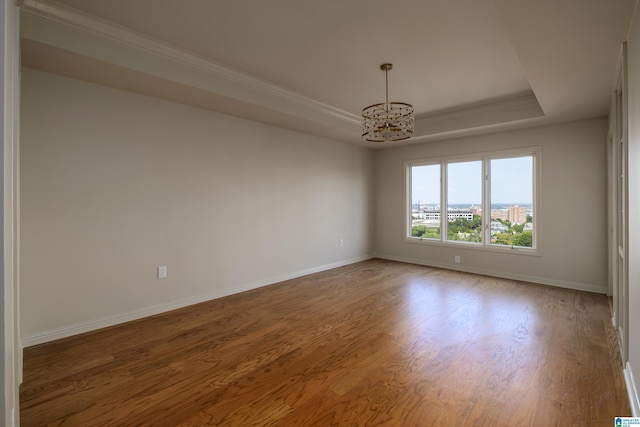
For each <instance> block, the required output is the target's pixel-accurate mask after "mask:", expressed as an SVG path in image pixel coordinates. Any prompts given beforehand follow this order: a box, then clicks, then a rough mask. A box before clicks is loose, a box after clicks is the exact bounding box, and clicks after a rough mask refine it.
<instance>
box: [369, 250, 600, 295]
mask: <svg viewBox="0 0 640 427" xmlns="http://www.w3.org/2000/svg"><path fill="white" fill-rule="evenodd" d="M374 256H375V258H382V259H388V260H391V261H400V262H407V263H410V264H418V265H425V266H427V267H436V268H444V269H447V270H455V271H462V272H465V273H474V274H482V275H484V276H493V277H500V278H502V279H511V280H518V281H521V282H531V283H539V284H542V285H549V286H556V287H559V288H566V289H575V290H578V291H587V292H594V293H598V294H604V293H606V292H607V288H606V286H596V285H591V284H587V283H576V282H569V281H566V280H557V279H550V278H547V277H538V276H529V275H526V274H517V273H508V272H503V271H494V270H487V269H484V268H478V267H469V266H463V265H461V264H447V263H443V262H437V261H429V260H421V259H415V258H405V257H397V256H393V255H386V254H375V255H374Z"/></svg>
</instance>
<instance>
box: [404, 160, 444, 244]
mask: <svg viewBox="0 0 640 427" xmlns="http://www.w3.org/2000/svg"><path fill="white" fill-rule="evenodd" d="M411 182H415V183H416V184H415V185H414V186H413V187H412V189H411V191H412V192H411V194H412V196H411V200H412V202H411V225H412V227H411V237H419V238H422V239H438V240H439V239H440V165H439V164H435V165H424V166H415V167H413V168H411Z"/></svg>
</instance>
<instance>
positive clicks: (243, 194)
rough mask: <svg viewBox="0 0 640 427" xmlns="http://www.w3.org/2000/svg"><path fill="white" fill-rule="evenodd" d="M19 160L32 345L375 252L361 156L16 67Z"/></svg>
mask: <svg viewBox="0 0 640 427" xmlns="http://www.w3.org/2000/svg"><path fill="white" fill-rule="evenodd" d="M21 149H22V153H21V156H22V158H21V167H22V172H21V179H22V201H21V203H22V205H21V209H22V211H21V221H22V223H21V227H22V235H21V257H22V258H21V275H22V277H21V298H22V302H21V311H22V336H23V339H25V341H26V343H27V344H34V343H37V342H43V341H46V340H49V339H53V338H58V337H60V336H64V335H69V334H73V333H78V332H82V331H84V330H90V329H93V328H96V327H99V326H104V325H106V324H110V323H115V322H119V321H124V320H129V319H131V318H135V317H139V316H142V315H145V314H151V313H154V312H159V311H162V310H166V309H168V308H173V307H176V306H181V305H185V304H188V303H193V302H196V301H200V300H203V299H209V298H212V297H216V296H221V295H226V294H229V293H233V292H236V291H239V290H242V289H247V288H252V287H256V286H259V285H264V284H267V283H272V282H275V281H278V280H281V279H284V278H288V277H293V276H295V275H299V274H302V273H307V272H312V271H316V270H319V269H323V268H328V267H330V266H336V265H342V264H346V263H349V262H353V261H355V260H359V259H362V258H365V257H368V256H369V254H370V253H371V246H372V240H371V236H372V212H373V209H372V208H373V203H372V202H373V154H372V153H371V152H370V151H368V150H365V149H363V148H359V147H355V146H351V145H348V144H344V143H340V142H335V141H331V140H326V139H321V138H316V137H312V136H309V135H305V134H301V133H297V132H293V131H288V130H284V129H281V128H277V127H273V126H267V125H264V124H260V123H256V122H252V121H248V120H243V119H239V118H235V117H230V116H225V115H221V114H217V113H214V112H211V111H205V110H201V109H196V108H192V107H188V106H184V105H179V104H174V103H170V102H166V101H162V100H158V99H155V98H150V97H145V96H140V95H136V94H132V93H128V92H124V91H119V90H115V89H111V88H107V87H102V86H98V85H94V84H89V83H85V82H81V81H77V80H72V79H69V78H65V77H61V76H57V75H53V74H48V73H44V72H40V71H35V70H31V69H24V70H23V91H22V147H21ZM341 238H342V239H344V246H343V247H340V246H339V240H340V239H341ZM160 265H166V266H167V267H168V278H167V279H163V280H158V279H156V266H160Z"/></svg>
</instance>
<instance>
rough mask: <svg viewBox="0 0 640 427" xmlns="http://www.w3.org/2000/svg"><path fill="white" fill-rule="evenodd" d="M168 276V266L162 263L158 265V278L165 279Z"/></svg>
mask: <svg viewBox="0 0 640 427" xmlns="http://www.w3.org/2000/svg"><path fill="white" fill-rule="evenodd" d="M166 277H167V266H166V265H161V266H160V267H158V279H165V278H166Z"/></svg>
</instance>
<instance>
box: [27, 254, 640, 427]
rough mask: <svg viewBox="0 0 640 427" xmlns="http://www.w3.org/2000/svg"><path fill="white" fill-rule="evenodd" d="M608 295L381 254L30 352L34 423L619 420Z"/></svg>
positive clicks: (620, 399)
mask: <svg viewBox="0 0 640 427" xmlns="http://www.w3.org/2000/svg"><path fill="white" fill-rule="evenodd" d="M617 348H618V347H617V341H616V336H615V332H614V331H613V328H612V326H611V316H610V312H609V307H608V302H607V298H606V297H605V296H604V295H597V294H591V293H585V292H579V291H571V290H566V289H559V288H554V287H548V286H541V285H534V284H530V283H523V282H516V281H512V280H504V279H496V278H490V277H485V276H478V275H473V274H466V273H459V272H453V271H448V270H441V269H435V268H429V267H422V266H416V265H410V264H403V263H397V262H392V261H384V260H377V259H374V260H369V261H365V262H361V263H357V264H353V265H349V266H346V267H341V268H337V269H333V270H329V271H325V272H322V273H317V274H313V275H310V276H305V277H301V278H298V279H294V280H289V281H286V282H282V283H278V284H276V285H272V286H268V287H265V288H261V289H257V290H253V291H249V292H245V293H242V294H238V295H233V296H230V297H226V298H221V299H218V300H215V301H211V302H207V303H203V304H198V305H195V306H191V307H187V308H184V309H180V310H175V311H172V312H170V313H166V314H162V315H158V316H154V317H150V318H147V319H143V320H139V321H135V322H130V323H127V324H124V325H119V326H115V327H112V328H108V329H104V330H100V331H96V332H92V333H87V334H83V335H80V336H76V337H71V338H67V339H63V340H58V341H55V342H51V343H47V344H43V345H40V346H35V347H31V348H27V349H25V354H24V355H25V360H24V383H23V384H22V387H21V394H20V398H21V413H20V415H21V420H22V425H23V426H27V427H28V426H49V425H51V426H83V427H88V426H178V425H181V426H207V425H215V426H332V425H336V426H343V425H344V426H374V425H375V426H491V427H496V426H535V427H538V426H542V427H546V426H611V425H613V419H614V417H615V416H630V413H631V412H630V408H629V403H628V398H627V394H626V389H625V385H624V378H623V376H622V364H621V361H620V357H619V354H618V352H617Z"/></svg>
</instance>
